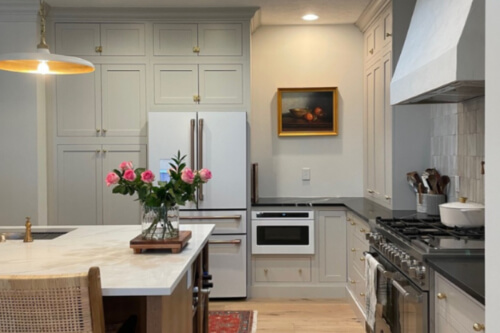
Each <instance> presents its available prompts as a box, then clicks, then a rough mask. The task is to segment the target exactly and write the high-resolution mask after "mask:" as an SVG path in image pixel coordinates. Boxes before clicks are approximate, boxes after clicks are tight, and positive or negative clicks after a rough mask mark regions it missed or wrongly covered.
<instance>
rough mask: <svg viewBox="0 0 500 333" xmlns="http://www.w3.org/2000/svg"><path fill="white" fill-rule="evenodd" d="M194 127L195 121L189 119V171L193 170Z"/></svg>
mask: <svg viewBox="0 0 500 333" xmlns="http://www.w3.org/2000/svg"><path fill="white" fill-rule="evenodd" d="M194 126H195V120H194V119H191V151H190V157H191V170H194Z"/></svg>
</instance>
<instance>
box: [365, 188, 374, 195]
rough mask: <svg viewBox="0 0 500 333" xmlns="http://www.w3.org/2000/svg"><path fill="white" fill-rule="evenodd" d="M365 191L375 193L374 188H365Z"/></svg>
mask: <svg viewBox="0 0 500 333" xmlns="http://www.w3.org/2000/svg"><path fill="white" fill-rule="evenodd" d="M366 191H367V192H368V193H370V194H372V193H375V191H374V190H370V189H367V190H366Z"/></svg>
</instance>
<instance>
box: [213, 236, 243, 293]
mask: <svg viewBox="0 0 500 333" xmlns="http://www.w3.org/2000/svg"><path fill="white" fill-rule="evenodd" d="M208 267H209V270H210V272H209V273H210V274H211V275H212V281H213V284H214V287H213V288H212V290H211V292H210V298H225V297H247V236H246V235H212V236H210V239H209V259H208Z"/></svg>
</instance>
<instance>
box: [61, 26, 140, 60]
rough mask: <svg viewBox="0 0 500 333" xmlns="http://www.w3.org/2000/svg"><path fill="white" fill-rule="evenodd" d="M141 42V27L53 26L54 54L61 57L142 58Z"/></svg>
mask: <svg viewBox="0 0 500 333" xmlns="http://www.w3.org/2000/svg"><path fill="white" fill-rule="evenodd" d="M144 41H145V30H144V24H118V23H104V24H99V23H56V53H60V54H64V55H77V56H96V55H103V56H143V55H145V54H146V49H145V46H144ZM99 47H101V48H100V49H99Z"/></svg>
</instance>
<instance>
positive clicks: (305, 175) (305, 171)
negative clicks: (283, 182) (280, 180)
mask: <svg viewBox="0 0 500 333" xmlns="http://www.w3.org/2000/svg"><path fill="white" fill-rule="evenodd" d="M302 180H311V169H309V168H302Z"/></svg>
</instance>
